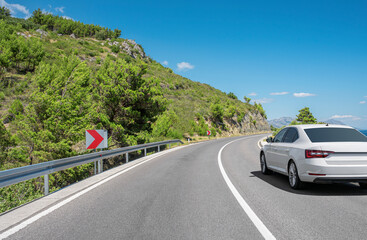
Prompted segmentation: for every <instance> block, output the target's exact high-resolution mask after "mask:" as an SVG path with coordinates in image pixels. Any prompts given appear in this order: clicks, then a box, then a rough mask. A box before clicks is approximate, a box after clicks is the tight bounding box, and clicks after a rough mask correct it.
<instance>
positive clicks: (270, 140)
mask: <svg viewBox="0 0 367 240" xmlns="http://www.w3.org/2000/svg"><path fill="white" fill-rule="evenodd" d="M273 141H274V139H273V137H268V138H267V139H266V142H267V143H272V142H273Z"/></svg>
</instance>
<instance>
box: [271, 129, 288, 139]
mask: <svg viewBox="0 0 367 240" xmlns="http://www.w3.org/2000/svg"><path fill="white" fill-rule="evenodd" d="M287 130H288V128H285V129H283V130H282V131H280V132H279V133H278V134H277V135H276V136H275V138H274V142H281V141H282V140H283V137H284V134H285V132H286V131H287Z"/></svg>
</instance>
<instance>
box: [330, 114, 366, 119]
mask: <svg viewBox="0 0 367 240" xmlns="http://www.w3.org/2000/svg"><path fill="white" fill-rule="evenodd" d="M337 118H339V119H351V120H361V118H360V117H356V116H353V115H334V116H332V117H331V119H337Z"/></svg>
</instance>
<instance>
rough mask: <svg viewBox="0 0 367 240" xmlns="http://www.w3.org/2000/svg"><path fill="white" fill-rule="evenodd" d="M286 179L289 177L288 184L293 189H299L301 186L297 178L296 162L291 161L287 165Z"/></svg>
mask: <svg viewBox="0 0 367 240" xmlns="http://www.w3.org/2000/svg"><path fill="white" fill-rule="evenodd" d="M288 179H289V185H290V186H291V188H293V189H301V188H302V185H303V184H302V181H301V180H300V179H299V176H298V171H297V167H296V164H295V163H294V162H293V161H291V163H290V164H289V167H288Z"/></svg>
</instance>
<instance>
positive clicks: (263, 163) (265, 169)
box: [260, 153, 271, 175]
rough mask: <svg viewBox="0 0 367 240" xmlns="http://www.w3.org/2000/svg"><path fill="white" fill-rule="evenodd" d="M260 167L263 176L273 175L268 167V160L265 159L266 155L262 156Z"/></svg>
mask: <svg viewBox="0 0 367 240" xmlns="http://www.w3.org/2000/svg"><path fill="white" fill-rule="evenodd" d="M260 167H261V173H262V174H264V175H268V174H270V173H271V170H269V168H268V166H267V165H266V159H265V154H264V153H262V154H261V155H260Z"/></svg>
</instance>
